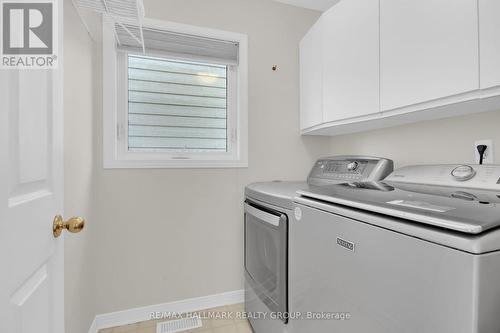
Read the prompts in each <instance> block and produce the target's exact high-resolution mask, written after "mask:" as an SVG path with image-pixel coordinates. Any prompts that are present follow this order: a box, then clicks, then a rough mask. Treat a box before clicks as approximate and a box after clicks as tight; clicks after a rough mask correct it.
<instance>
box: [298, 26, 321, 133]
mask: <svg viewBox="0 0 500 333" xmlns="http://www.w3.org/2000/svg"><path fill="white" fill-rule="evenodd" d="M322 24H323V19H322V18H320V19H319V20H318V22H316V24H315V25H314V26H313V27H312V28H311V30H309V32H308V33H307V35H306V36H305V37H304V38H303V39H302V41H301V42H300V128H301V129H306V128H308V127H311V126H315V125H318V124H320V123H322V122H323V88H322V87H323V60H322V59H323V45H322V44H323V26H322Z"/></svg>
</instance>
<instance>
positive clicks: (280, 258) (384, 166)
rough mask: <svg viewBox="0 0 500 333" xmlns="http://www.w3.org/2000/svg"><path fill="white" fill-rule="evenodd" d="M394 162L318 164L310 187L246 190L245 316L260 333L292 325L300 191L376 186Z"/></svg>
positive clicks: (270, 185) (346, 159) (272, 185)
mask: <svg viewBox="0 0 500 333" xmlns="http://www.w3.org/2000/svg"><path fill="white" fill-rule="evenodd" d="M392 169H393V163H392V161H390V160H387V159H383V158H375V157H366V156H335V157H329V158H324V159H319V160H318V161H317V162H316V163H315V164H314V166H313V168H312V170H311V172H310V174H309V177H308V179H307V182H280V181H275V182H264V183H254V184H250V185H248V186H247V187H246V188H245V196H246V200H245V218H244V221H245V310H246V311H247V313H248V314H249V315H250V317H251V318H250V323H251V324H252V327H253V329H254V331H255V332H256V333H275V332H283V331H284V330H285V327H286V324H287V323H288V316H287V315H288V312H289V299H288V289H289V284H288V274H289V267H288V262H289V258H288V256H289V254H288V253H289V242H288V240H289V228H290V224H291V223H293V221H294V219H295V217H294V210H293V208H294V203H293V198H294V197H295V196H296V192H297V190H301V189H316V188H320V187H322V186H327V185H332V184H337V183H343V182H346V181H348V180H349V181H376V180H380V179H383V178H384V177H385V176H387V175H388V174H389V173H390V172H391V171H392Z"/></svg>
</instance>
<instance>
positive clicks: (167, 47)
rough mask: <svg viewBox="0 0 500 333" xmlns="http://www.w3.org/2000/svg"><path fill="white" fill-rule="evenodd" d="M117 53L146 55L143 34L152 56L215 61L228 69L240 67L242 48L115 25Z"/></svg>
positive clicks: (236, 45)
mask: <svg viewBox="0 0 500 333" xmlns="http://www.w3.org/2000/svg"><path fill="white" fill-rule="evenodd" d="M115 31H116V36H117V39H118V43H119V45H118V49H121V50H124V51H133V52H140V53H142V52H143V49H142V44H141V33H142V37H143V39H144V48H145V51H146V52H148V53H149V54H152V53H156V54H167V55H168V54H170V55H178V56H181V57H183V58H185V59H190V60H191V59H193V60H194V61H199V60H200V59H204V60H205V61H213V62H215V63H222V64H227V65H236V64H238V52H239V44H238V43H236V42H232V41H225V40H219V39H213V38H206V37H200V36H193V35H188V34H181V33H176V32H171V31H164V30H158V29H151V28H146V27H143V28H142V31H141V29H140V28H139V27H136V26H132V25H119V24H116V25H115Z"/></svg>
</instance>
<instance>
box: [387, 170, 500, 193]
mask: <svg viewBox="0 0 500 333" xmlns="http://www.w3.org/2000/svg"><path fill="white" fill-rule="evenodd" d="M385 180H386V181H388V182H397V183H407V184H421V185H434V186H449V187H460V188H465V189H467V188H470V189H484V190H496V191H498V190H500V165H495V164H483V165H465V164H464V165H459V164H458V165H457V164H455V165H454V164H444V165H415V166H407V167H402V168H400V169H397V170H395V171H394V172H393V173H392V174H391V175H389V176H388V177H387V178H386V179H385Z"/></svg>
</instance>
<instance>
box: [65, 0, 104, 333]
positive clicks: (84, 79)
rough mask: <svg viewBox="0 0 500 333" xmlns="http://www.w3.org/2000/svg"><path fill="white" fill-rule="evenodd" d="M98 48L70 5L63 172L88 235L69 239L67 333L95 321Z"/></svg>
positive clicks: (78, 332)
mask: <svg viewBox="0 0 500 333" xmlns="http://www.w3.org/2000/svg"><path fill="white" fill-rule="evenodd" d="M93 52H94V47H93V42H92V40H91V39H90V37H89V35H88V34H87V32H86V30H85V28H84V27H83V25H82V24H81V22H80V19H79V18H78V16H77V13H76V11H75V8H74V7H73V4H72V3H71V1H69V0H67V1H65V2H64V145H65V146H64V168H65V186H64V191H65V217H66V218H68V217H71V216H82V217H84V218H85V219H86V220H87V225H86V226H85V229H84V230H83V231H82V232H81V233H79V234H77V235H70V234H66V235H65V236H64V237H65V303H66V304H65V311H66V313H65V318H66V332H68V333H83V332H87V331H88V328H89V326H90V323H91V322H92V320H93V318H94V316H95V299H94V297H93V292H94V290H95V277H94V274H95V265H94V260H93V257H94V253H93V244H94V238H93V236H92V233H93V230H95V229H94V228H95V226H96V225H95V222H94V219H93V216H92V214H91V213H92V205H93V197H94V195H93V194H94V190H95V184H94V181H93V179H94V175H93V169H94V163H95V161H94V151H93V137H94V132H95V128H94V126H93V121H94V115H93V109H94V108H95V106H96V104H97V101H96V99H95V98H94V89H93V85H94V80H95V75H93V66H94V62H95V58H94V55H93Z"/></svg>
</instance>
